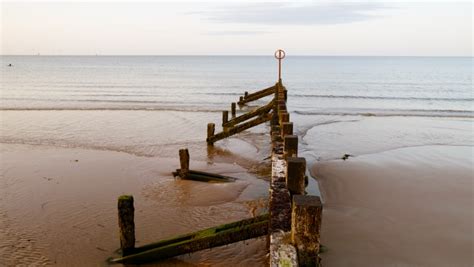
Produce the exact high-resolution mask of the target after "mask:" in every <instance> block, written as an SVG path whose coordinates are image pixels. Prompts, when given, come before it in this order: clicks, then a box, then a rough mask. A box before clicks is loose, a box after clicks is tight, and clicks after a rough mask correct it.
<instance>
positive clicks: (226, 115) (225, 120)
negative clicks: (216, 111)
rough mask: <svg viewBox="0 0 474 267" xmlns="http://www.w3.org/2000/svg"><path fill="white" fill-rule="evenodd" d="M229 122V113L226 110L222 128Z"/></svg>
mask: <svg viewBox="0 0 474 267" xmlns="http://www.w3.org/2000/svg"><path fill="white" fill-rule="evenodd" d="M228 121H229V111H227V110H224V111H222V126H224V124H226V123H227V122H228Z"/></svg>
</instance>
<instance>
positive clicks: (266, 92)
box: [238, 86, 276, 105]
mask: <svg viewBox="0 0 474 267" xmlns="http://www.w3.org/2000/svg"><path fill="white" fill-rule="evenodd" d="M275 91H276V86H272V87H269V88H267V89H264V90H261V91H258V92H255V93H253V94H249V95H247V97H245V98H242V99H240V100H239V102H238V104H239V105H245V104H246V103H248V102H252V101H255V100H258V99H260V98H262V97H266V96H269V95H271V94H274V93H275Z"/></svg>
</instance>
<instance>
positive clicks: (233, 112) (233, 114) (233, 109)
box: [230, 102, 235, 118]
mask: <svg viewBox="0 0 474 267" xmlns="http://www.w3.org/2000/svg"><path fill="white" fill-rule="evenodd" d="M230 110H231V112H232V118H234V117H235V103H234V102H232V104H230Z"/></svg>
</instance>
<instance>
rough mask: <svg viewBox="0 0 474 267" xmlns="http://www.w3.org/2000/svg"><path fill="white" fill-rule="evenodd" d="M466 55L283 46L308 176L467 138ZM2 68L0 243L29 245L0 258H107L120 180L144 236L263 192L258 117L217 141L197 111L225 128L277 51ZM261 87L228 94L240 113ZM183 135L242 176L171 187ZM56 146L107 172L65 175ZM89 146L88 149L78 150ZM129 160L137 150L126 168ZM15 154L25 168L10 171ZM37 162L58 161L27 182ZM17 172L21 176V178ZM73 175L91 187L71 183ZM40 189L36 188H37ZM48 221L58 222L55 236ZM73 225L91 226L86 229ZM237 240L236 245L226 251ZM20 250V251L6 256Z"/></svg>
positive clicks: (64, 59)
mask: <svg viewBox="0 0 474 267" xmlns="http://www.w3.org/2000/svg"><path fill="white" fill-rule="evenodd" d="M10 64H11V66H10ZM472 64H473V59H472V57H362V56H361V57H346V56H292V55H291V53H288V56H287V57H286V58H284V59H283V60H282V70H281V75H282V77H281V79H282V82H283V85H284V86H285V87H286V89H287V91H288V102H287V106H288V110H289V112H290V120H291V121H292V122H293V123H294V133H295V134H296V135H298V137H299V147H298V150H299V156H302V157H305V158H306V161H307V167H308V171H307V172H308V175H309V176H310V177H312V178H316V177H317V171H312V170H313V169H312V168H311V166H313V165H314V164H315V163H317V162H321V161H328V160H337V159H341V158H342V157H344V155H350V156H353V157H357V156H359V155H367V154H376V153H380V152H384V151H389V150H394V149H398V148H405V147H416V146H430V145H437V146H442V145H446V146H471V147H472V146H473V145H474V137H473V136H474V135H473V131H474V124H473V122H474V93H473V84H472V78H473V68H472ZM0 65H1V66H0V69H1V76H0V78H1V80H0V86H1V90H0V152H1V153H0V155H1V158H0V167H1V168H0V170H1V176H0V179H1V180H0V185H1V186H0V193H1V194H0V240H2V235H3V240H4V241H3V243H2V241H0V245H2V246H3V247H7V246H9V245H10V244H11V243H17V242H19V240H22V242H27V241H25V240H30V239H31V240H36V242H37V243H36V245H31V246H27V245H26V246H23V249H22V248H18V249H16V250H3V252H2V250H1V249H0V258H2V256H3V258H5V257H7V255H14V256H12V261H11V262H15V263H19V264H26V265H28V264H40V265H41V264H44V265H48V264H52V265H58V266H97V265H106V258H107V257H108V256H110V255H112V254H113V253H114V249H116V248H117V247H118V239H117V237H116V235H115V233H116V217H115V216H116V213H115V209H114V205H115V199H116V196H117V194H120V193H122V192H126V189H124V188H127V187H125V185H127V186H129V187H130V188H134V189H133V190H131V191H133V192H134V193H135V194H136V196H137V199H138V200H137V203H147V204H146V205H144V206H143V207H142V208H141V209H140V210H141V211H140V212H142V211H143V212H144V213H146V211H150V210H154V211H155V213H154V214H155V215H153V216H152V215H147V216H144V217H141V219H139V222H140V223H141V224H142V225H144V226H143V228H142V232H141V238H142V239H141V241H142V242H145V241H153V240H154V238H158V237H159V238H164V237H167V236H169V235H175V234H179V233H182V232H183V231H190V230H199V229H201V228H203V227H210V226H213V225H214V224H215V222H222V223H224V222H228V221H229V220H232V219H236V218H242V217H245V214H246V212H247V209H250V210H251V211H253V212H254V211H255V209H256V207H260V206H259V205H260V204H261V202H265V199H266V198H267V196H268V178H269V161H268V156H269V154H270V136H269V125H267V124H264V125H260V126H258V127H255V128H253V129H250V130H247V131H244V132H242V133H240V134H237V135H235V136H233V137H231V138H228V139H225V140H222V141H218V142H216V143H215V145H214V147H213V148H209V147H208V146H207V144H206V141H205V139H206V127H207V124H208V123H210V122H212V123H215V124H216V131H220V130H221V127H220V124H221V121H222V111H224V110H230V106H231V103H232V102H237V101H238V100H239V97H240V96H243V94H244V92H248V93H252V92H256V91H258V90H261V89H264V88H268V87H270V86H273V85H274V84H275V83H276V82H277V81H278V61H277V60H276V59H275V58H273V57H272V56H43V55H41V56H1V57H0ZM270 100H271V98H270V97H267V98H262V99H260V100H258V101H255V102H251V103H249V104H248V105H247V106H242V107H238V109H237V115H240V114H243V113H244V112H247V111H249V110H252V109H253V108H256V107H258V106H261V105H264V104H266V103H267V102H268V101H270ZM184 147H186V148H189V150H190V155H191V168H193V164H195V165H194V166H199V167H200V168H202V169H204V170H211V171H212V170H213V169H212V168H215V167H218V168H219V170H220V171H221V172H224V173H225V172H228V173H233V174H234V175H240V176H241V177H242V181H243V182H241V183H240V184H239V183H236V185H235V186H233V185H232V186H231V185H229V186H227V187H224V186H220V187H219V185H206V186H204V185H195V184H191V183H189V184H186V186H189V188H188V187H186V188H187V190H184V192H183V191H182V188H181V187H179V188H178V189H177V188H176V181H175V180H174V179H173V178H172V176H171V172H172V171H174V169H175V168H176V167H177V165H178V163H179V161H178V150H179V149H180V148H184ZM58 151H59V152H58ZM77 151H79V152H77ZM76 152H77V153H78V154H77V159H76V158H75V157H76V156H75V155H76V154H74V153H76ZM22 155H24V156H22ZM57 155H62V156H61V157H59V156H57ZM91 155H92V156H91ZM110 155H113V156H112V158H113V159H115V160H116V161H117V162H121V165H120V166H117V167H119V168H115V167H114V163H113V162H112V161H107V162H106V161H105V160H103V161H101V160H100V158H104V159H105V158H108V157H110ZM66 156H67V157H69V156H70V158H68V159H67V160H68V161H67V162H66V163H65V164H66V165H67V164H72V163H74V162H79V163H83V162H84V163H83V164H86V163H87V164H91V165H88V166H96V167H94V168H92V169H93V170H95V171H97V173H96V174H94V173H93V171H92V169H87V168H89V167H84V168H86V169H84V170H82V172H83V173H89V174H90V177H95V176H99V177H103V180H100V179H99V178H97V179H96V180H94V179H95V178H94V179H92V178H90V179H89V180H87V183H86V182H84V183H83V184H81V183H80V182H74V183H73V182H72V181H71V180H74V179H84V178H83V177H75V176H74V177H75V178H74V179H73V178H71V177H69V178H68V169H67V168H66V167H64V166H65V165H54V163H55V162H60V161H61V159H62V158H64V157H66ZM81 156H82V157H84V159H83V158H80V157H81ZM114 157H116V158H114ZM40 158H41V159H40ZM88 158H89V159H91V158H94V160H91V161H90V162H88V160H87V159H88ZM19 159H24V160H25V162H19ZM76 160H77V161H76ZM126 162H134V163H133V164H131V163H130V164H131V165H130V166H131V167H129V169H127V166H128V164H127V163H126ZM152 162H153V163H152ZM173 162H174V163H173ZM32 164H33V165H32ZM35 164H36V165H35ZM58 164H59V163H58ZM94 164H95V165H94ZM97 164H103V166H104V167H103V168H102V169H100V168H97ZM132 165H133V166H132ZM18 166H20V167H21V166H24V168H25V170H30V169H31V173H28V175H27V174H24V173H23V174H21V173H15V168H18ZM42 166H48V167H47V169H46V170H44V171H45V172H47V171H52V170H54V169H55V168H58V169H61V168H65V169H66V170H65V171H64V173H61V175H59V174H57V175H58V176H52V177H50V176H47V175H46V174H44V175H40V176H41V177H39V178H38V179H37V180H35V179H36V178H35V173H38V172H39V171H38V170H43V169H41V168H46V167H42ZM58 166H59V167H58ZM131 169H133V171H130V170H131ZM25 170H22V171H25ZM107 170H110V171H113V172H115V171H119V170H124V172H126V171H128V173H127V174H130V173H134V175H138V177H141V178H137V179H138V180H136V181H139V182H138V184H136V183H134V182H133V181H135V180H127V182H124V181H125V178H124V176H125V174H124V173H123V172H122V173H117V174H114V175H118V176H120V180H119V181H120V186H119V185H116V184H115V183H116V182H117V180H114V179H118V178H117V177H118V176H117V177H115V178H114V177H112V176H111V175H109V174H107ZM137 170H143V171H137ZM214 171H215V170H214ZM69 172H70V170H69ZM137 172H138V174H137ZM22 175H24V176H22ZM38 175H39V174H38ZM71 175H72V174H71ZM74 175H76V176H77V175H78V174H77V173H75V174H74ZM101 175H102V176H101ZM109 176H110V177H109ZM22 177H29V178H28V179H27V180H28V181H30V182H26V181H25V180H24V179H23V178H22ZM143 177H145V178H143ZM25 179H26V178H25ZM55 179H63V180H60V181H59V182H58V186H61V185H62V186H63V187H62V188H61V190H59V189H58V190H56V191H54V190H53V191H51V189H50V188H49V187H48V185H50V184H53V181H56V180H55ZM68 179H69V180H68ZM101 179H102V178H101ZM134 179H135V178H134ZM104 181H107V182H104ZM43 183H44V184H43ZM93 183H97V184H96V185H95V187H94V188H92V187H91V188H89V187H87V186H89V185H91V184H93ZM28 184H33V185H34V187H32V186H30V187H28ZM181 185H183V184H181ZM41 186H44V188H43V187H41ZM81 186H86V187H87V188H89V189H87V190H89V191H87V190H86V189H84V190H80V189H79V188H81ZM121 186H122V187H121ZM25 188H29V189H28V190H27V189H25ZM41 188H43V189H41ZM37 189H38V190H40V189H41V190H42V191H41V192H42V193H41V194H40V193H35V192H36V190H37ZM176 190H178V191H179V194H176ZM45 192H47V193H45ZM193 192H199V194H195V193H194V194H193ZM307 192H308V193H309V194H315V195H319V188H318V183H317V181H316V180H315V179H310V184H309V186H308V188H307ZM2 195H3V198H2ZM59 196H60V197H59ZM73 196H74V197H73ZM86 196H87V198H91V199H100V200H101V201H102V202H100V203H95V202H94V204H90V205H88V206H87V207H88V208H87V209H86V210H81V211H78V210H77V209H75V208H77V207H83V206H84V207H85V206H86V205H85V204H83V203H78V201H79V199H84V197H86ZM190 199H191V200H192V201H190ZM252 201H254V202H252ZM255 201H256V202H255ZM191 202H192V203H191ZM36 203H37V205H36ZM249 203H250V204H249ZM263 206H264V205H263ZM48 207H49V208H50V209H49V210H48ZM53 207H54V208H53ZM110 207H113V208H112V209H111V208H110ZM263 209H264V208H263ZM226 211H228V212H229V213H228V214H227V213H226ZM232 211H233V212H234V213H232ZM33 214H34V216H33ZM232 214H234V215H232ZM236 214H237V215H236ZM61 215H64V216H63V217H62V216H61ZM28 216H30V217H28ZM84 216H86V217H84ZM79 217H80V218H81V219H80V220H78V218H79ZM22 218H29V219H30V220H26V219H25V220H22ZM54 218H57V219H56V220H55V219H54ZM85 218H86V219H85ZM99 218H102V219H99ZM163 218H165V219H164V220H167V222H168V224H167V227H164V228H163V229H165V230H163V231H161V232H160V231H158V232H154V231H155V230H156V229H155V227H156V225H157V220H160V219H161V220H163ZM31 220H33V221H38V224H34V225H33V223H31V222H28V221H31ZM96 221H100V223H95V222H96ZM15 225H16V226H15ZM97 225H100V226H99V227H98V226H97ZM69 226H70V227H69ZM137 227H138V226H137ZM51 228H54V229H55V231H56V230H57V229H64V230H63V231H62V232H61V231H60V233H56V234H55V235H52V236H51V235H50V231H52V230H51ZM84 229H89V230H88V231H92V233H95V234H94V235H91V237H88V239H87V240H82V239H81V238H83V237H84ZM143 229H145V230H143ZM2 230H3V232H2ZM22 233H24V234H22ZM38 234H39V236H38ZM92 236H93V237H92ZM5 237H6V238H5ZM148 239H150V240H148ZM5 240H6V241H5ZM41 240H43V243H42V241H41ZM44 240H47V241H44ZM74 240H76V242H74ZM101 242H102V243H103V244H100V245H96V244H98V243H101ZM264 246H265V241H260V243H257V244H255V243H252V244H250V245H249V246H247V247H248V248H247V250H245V249H243V250H242V248H241V247H237V248H235V247H232V246H230V247H226V248H223V249H222V250H217V251H218V252H219V251H220V252H219V253H220V254H221V256H220V257H219V256H217V258H216V255H215V253H212V252H209V253H207V254H206V253H204V254H199V255H200V256H189V257H188V256H182V257H180V258H179V260H178V261H177V262H168V263H167V264H169V265H173V266H189V265H193V264H202V263H207V264H210V265H213V266H219V264H221V265H227V266H233V265H238V263H242V262H244V261H248V262H247V263H246V264H247V266H258V265H259V264H262V262H264V261H265V257H266V256H265V253H262V252H261V251H263V250H262V247H264ZM25 247H26V248H25ZM244 247H245V246H244ZM249 248H250V251H249ZM28 249H31V250H32V251H33V252H31V253H33V254H34V255H39V256H38V257H37V258H41V261H35V259H36V258H34V257H33V258H31V257H30V258H28V260H27V261H22V260H21V259H22V257H23V256H24V255H26V254H29V255H31V253H30V251H29V250H28ZM232 249H234V250H232ZM235 249H237V250H238V251H243V252H239V253H235ZM18 251H23V252H22V253H20V254H15V253H17V252H18ZM255 251H260V253H255ZM15 255H16V256H15ZM91 255H92V256H91ZM222 255H224V256H222ZM250 255H252V256H250ZM255 255H256V256H255ZM7 259H8V258H7ZM1 263H2V262H1V261H0V265H2V264H1ZM187 264H188V265H187ZM169 265H166V264H165V265H163V266H169ZM159 266H161V265H159Z"/></svg>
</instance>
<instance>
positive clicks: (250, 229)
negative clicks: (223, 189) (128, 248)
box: [110, 214, 269, 264]
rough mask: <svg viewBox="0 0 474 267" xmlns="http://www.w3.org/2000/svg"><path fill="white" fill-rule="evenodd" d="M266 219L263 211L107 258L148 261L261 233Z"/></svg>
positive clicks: (264, 231)
mask: <svg viewBox="0 0 474 267" xmlns="http://www.w3.org/2000/svg"><path fill="white" fill-rule="evenodd" d="M268 220H269V215H268V214H265V215H261V216H257V217H255V218H251V219H245V220H241V221H238V222H233V223H229V224H224V225H221V226H217V227H212V228H208V229H205V230H201V231H198V232H194V233H191V234H186V235H181V236H177V237H174V238H170V239H166V240H162V241H159V242H157V243H153V244H149V245H146V246H143V247H139V248H135V249H134V250H133V253H132V254H129V255H127V256H124V257H121V258H116V259H112V260H110V262H111V263H125V264H141V263H147V262H152V261H157V260H162V259H166V258H171V257H175V256H179V255H183V254H188V253H192V252H196V251H199V250H203V249H209V248H213V247H218V246H223V245H227V244H231V243H235V242H238V241H242V240H247V239H251V238H256V237H259V236H264V235H266V234H267V233H268Z"/></svg>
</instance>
